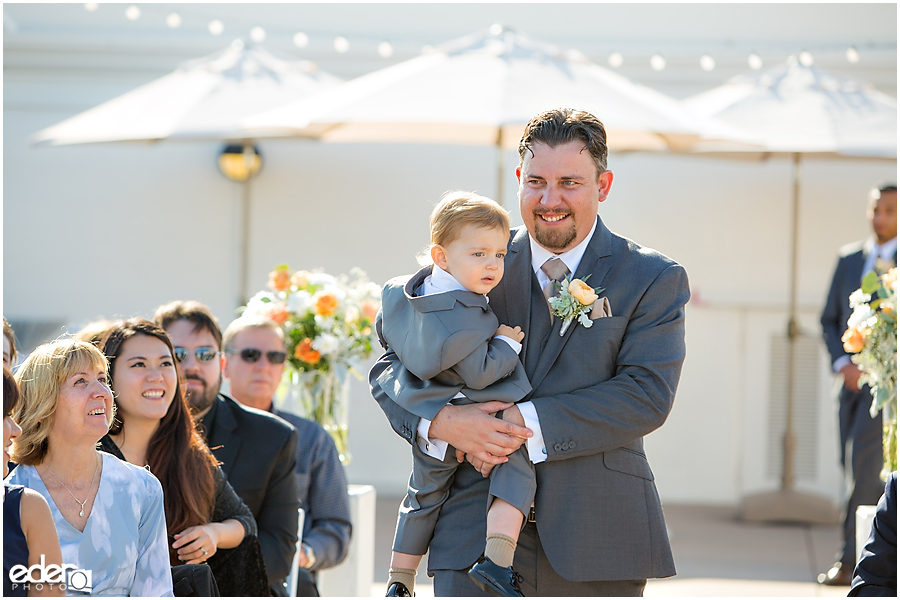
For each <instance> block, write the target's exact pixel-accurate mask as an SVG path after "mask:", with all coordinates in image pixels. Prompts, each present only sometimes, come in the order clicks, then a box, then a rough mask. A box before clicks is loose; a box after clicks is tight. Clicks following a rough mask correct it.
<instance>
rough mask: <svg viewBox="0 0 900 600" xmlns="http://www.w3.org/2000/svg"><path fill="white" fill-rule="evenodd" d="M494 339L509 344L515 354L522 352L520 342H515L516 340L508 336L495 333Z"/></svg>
mask: <svg viewBox="0 0 900 600" xmlns="http://www.w3.org/2000/svg"><path fill="white" fill-rule="evenodd" d="M494 339H495V340H503V341H504V342H506V343H507V344H509V347H510V348H512V349H513V350H515V351H516V354H520V353H521V352H522V344H520V343H519V342H517V341H516V340H514V339H512V338H510V337H506V336H505V335H495V336H494Z"/></svg>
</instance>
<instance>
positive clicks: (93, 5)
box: [84, 2, 100, 12]
mask: <svg viewBox="0 0 900 600" xmlns="http://www.w3.org/2000/svg"><path fill="white" fill-rule="evenodd" d="M98 8H100V5H99V4H97V3H96V2H85V3H84V10H86V11H88V12H94V11H95V10H97V9H98Z"/></svg>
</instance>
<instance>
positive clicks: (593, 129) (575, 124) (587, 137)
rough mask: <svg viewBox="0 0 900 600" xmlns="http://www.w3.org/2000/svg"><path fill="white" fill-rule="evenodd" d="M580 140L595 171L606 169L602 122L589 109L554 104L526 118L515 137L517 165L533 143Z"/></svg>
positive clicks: (598, 172)
mask: <svg viewBox="0 0 900 600" xmlns="http://www.w3.org/2000/svg"><path fill="white" fill-rule="evenodd" d="M576 140H580V141H581V142H583V143H584V148H585V149H586V150H587V151H588V152H589V153H590V155H591V158H593V159H594V163H595V164H596V165H597V175H598V176H599V175H600V173H602V172H603V171H605V170H606V159H607V154H608V153H609V150H608V148H607V147H606V129H605V128H604V127H603V123H601V122H600V120H599V119H598V118H597V117H595V116H594V115H592V114H591V113H589V112H585V111H583V110H575V109H573V108H558V109H554V110H548V111H545V112H542V113H541V114H539V115H537V116H536V117H534V118H532V119H531V121H529V123H528V125H526V126H525V133H523V134H522V139H521V140H520V141H519V168H521V167H522V165H523V164H524V162H525V152H531V153H532V156H534V151H533V150H532V149H531V147H532V145H534V144H535V143H538V142H540V143H544V144H547V145H548V146H550V147H551V148H555V147H557V146H560V145H562V144H568V143H569V142H573V141H576Z"/></svg>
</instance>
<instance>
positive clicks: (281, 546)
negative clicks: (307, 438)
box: [154, 301, 300, 596]
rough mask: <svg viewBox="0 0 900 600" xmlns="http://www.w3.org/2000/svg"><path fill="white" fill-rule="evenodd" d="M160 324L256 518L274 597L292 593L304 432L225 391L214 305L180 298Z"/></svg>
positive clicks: (195, 408) (199, 416) (211, 442)
mask: <svg viewBox="0 0 900 600" xmlns="http://www.w3.org/2000/svg"><path fill="white" fill-rule="evenodd" d="M154 321H155V322H156V323H157V324H158V325H159V326H160V327H162V328H163V329H165V330H166V333H168V334H169V337H170V338H172V344H173V346H174V347H175V363H176V366H177V369H178V376H179V377H180V378H181V380H182V387H183V388H184V389H185V394H186V396H187V400H188V402H189V403H190V405H191V411H192V413H193V416H194V420H195V421H196V422H197V424H198V426H199V427H198V429H200V430H201V432H202V433H203V434H204V435H205V437H206V443H207V445H208V446H209V448H210V450H212V453H213V455H215V457H216V458H217V459H218V460H219V461H220V462H221V463H222V469H223V470H224V471H225V474H226V475H227V477H228V481H229V483H231V486H232V487H233V488H234V490H235V491H236V492H237V493H238V495H239V496H240V497H241V499H242V500H243V501H244V503H245V504H246V505H247V506H248V507H249V508H250V510H251V511H252V512H253V516H254V517H255V518H256V523H257V525H258V527H259V545H260V547H261V548H262V552H263V560H264V562H265V565H266V574H267V575H268V577H269V587H270V589H271V591H272V595H274V596H287V595H288V593H287V585H286V583H285V580H286V579H287V576H288V574H289V572H290V568H291V561H292V560H293V557H294V549H295V547H296V545H297V512H298V509H299V508H300V501H299V496H298V491H297V479H296V477H295V476H294V475H293V472H294V468H295V466H296V462H297V431H296V430H295V429H294V427H293V426H292V425H290V424H289V423H287V422H285V421H283V420H282V419H279V418H278V417H276V416H273V415H271V414H268V413H267V412H263V411H259V410H255V409H252V408H247V407H245V406H242V405H240V404H239V403H238V402H235V401H234V400H233V399H232V398H229V397H228V396H226V395H224V394H222V393H220V391H219V387H220V385H221V384H222V371H223V369H224V366H225V354H224V353H223V352H222V349H223V345H222V332H221V330H220V329H219V325H218V323H217V322H216V320H215V318H214V317H213V316H212V314H211V313H210V312H209V309H208V308H207V307H206V306H204V305H203V304H201V303H199V302H194V301H186V302H183V301H177V302H172V303H170V304H166V305H164V306H160V307H159V308H158V309H157V310H156V314H155V315H154Z"/></svg>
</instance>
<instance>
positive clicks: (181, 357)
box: [174, 346, 219, 363]
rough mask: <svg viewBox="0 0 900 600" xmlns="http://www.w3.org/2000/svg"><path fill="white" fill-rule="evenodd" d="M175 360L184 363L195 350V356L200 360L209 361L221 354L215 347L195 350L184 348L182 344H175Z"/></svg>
mask: <svg viewBox="0 0 900 600" xmlns="http://www.w3.org/2000/svg"><path fill="white" fill-rule="evenodd" d="M174 350H175V360H177V361H178V362H180V363H182V362H184V361H186V360H187V357H188V354H189V353H191V352H193V353H194V358H196V359H197V360H198V361H200V362H209V361H211V360H215V359H216V357H217V356H219V351H218V350H215V349H213V348H194V349H193V350H188V349H187V348H182V347H181V346H175V348H174Z"/></svg>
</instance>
